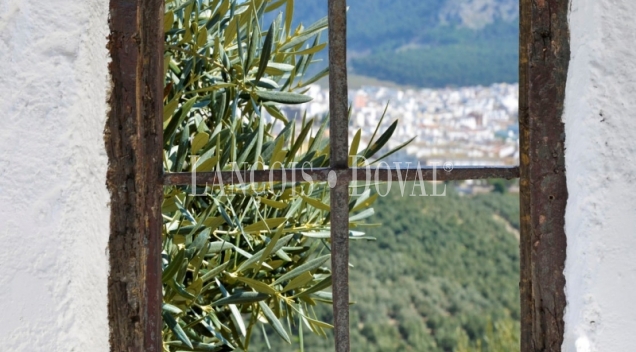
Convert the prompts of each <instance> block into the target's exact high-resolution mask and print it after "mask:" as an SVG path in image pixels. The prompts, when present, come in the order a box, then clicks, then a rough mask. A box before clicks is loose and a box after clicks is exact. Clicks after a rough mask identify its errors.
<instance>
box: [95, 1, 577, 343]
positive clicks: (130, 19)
mask: <svg viewBox="0 0 636 352" xmlns="http://www.w3.org/2000/svg"><path fill="white" fill-rule="evenodd" d="M328 2H329V43H330V47H329V61H330V71H331V72H330V76H329V84H330V95H329V97H330V98H329V99H330V102H329V110H330V115H331V116H332V118H331V120H330V148H331V163H330V167H329V168H324V169H318V170H311V171H309V172H308V171H307V170H304V172H305V174H307V173H309V175H310V176H311V177H312V178H313V180H315V181H327V180H328V179H329V175H330V174H332V175H333V174H335V175H336V176H337V182H336V184H335V185H334V187H332V189H331V192H332V196H331V209H332V217H331V222H332V226H331V231H332V232H331V241H332V270H333V297H334V304H333V312H334V326H335V341H336V346H335V350H336V351H337V352H346V351H349V350H350V342H349V287H348V281H349V280H348V262H349V247H348V246H349V244H348V234H349V228H348V227H349V221H348V199H349V189H348V184H349V182H350V181H351V180H352V179H353V177H354V176H358V179H361V178H363V177H364V176H363V175H364V172H366V171H365V170H357V169H351V168H349V167H348V162H347V160H348V150H349V146H348V120H347V110H348V95H347V92H348V89H347V65H346V26H347V25H346V0H328ZM567 3H568V2H567V1H564V0H520V46H519V48H520V49H519V52H520V60H519V67H520V82H519V87H520V98H519V104H520V106H519V124H520V151H521V153H520V154H521V155H520V159H521V161H520V167H456V168H454V169H453V170H452V171H451V172H440V173H437V174H436V170H435V169H434V168H426V169H423V170H422V171H423V172H422V176H423V177H424V179H426V180H434V179H437V180H467V179H486V178H508V179H510V178H516V177H521V180H520V188H521V197H520V199H521V241H520V252H521V278H520V291H521V351H524V352H526V351H546V350H548V351H560V348H561V342H562V339H563V310H564V308H565V297H564V294H563V287H564V283H565V282H564V281H565V280H564V278H563V266H564V263H565V234H564V230H563V223H564V211H565V202H566V200H567V189H566V187H565V169H564V160H563V142H564V135H563V124H562V123H561V112H562V110H563V100H564V90H565V77H566V73H567V63H568V61H569V44H568V41H569V33H568V30H567V28H568V27H567ZM109 22H110V29H111V33H110V36H109V50H110V53H111V57H112V62H111V64H110V73H111V76H112V80H113V90H112V92H111V97H110V101H109V102H110V106H111V110H110V112H109V116H108V121H107V125H106V129H105V144H106V149H107V152H108V156H109V160H110V163H109V171H108V178H107V185H108V188H109V190H110V193H111V236H110V240H109V252H110V276H109V280H108V298H109V302H108V312H109V326H110V344H111V351H157V352H158V351H161V345H162V344H161V325H162V324H161V314H160V313H161V282H160V277H161V266H160V260H159V258H160V248H161V221H160V220H161V214H160V208H161V200H162V188H163V186H164V185H177V184H189V183H190V182H191V177H192V176H191V174H190V173H176V174H165V175H164V174H163V170H162V162H161V160H162V158H161V153H162V142H161V141H162V133H163V130H162V123H161V121H162V116H161V114H162V99H161V98H162V90H163V77H162V75H163V70H162V65H163V23H162V22H163V1H162V0H110V21H109ZM415 171H416V170H415V169H403V170H393V169H386V170H381V171H380V172H378V175H377V177H378V180H385V181H386V180H389V179H391V178H395V177H396V176H397V174H398V173H401V176H402V180H414V179H415V177H416V172H415ZM300 172H301V170H293V169H292V170H280V171H276V172H272V175H271V176H270V173H269V172H256V174H255V175H254V176H253V178H252V180H255V181H258V180H261V179H262V180H268V179H269V178H270V177H273V180H274V181H280V180H282V179H283V178H284V177H288V178H291V177H298V178H296V179H300ZM217 176H218V174H216V173H198V174H197V175H196V182H197V183H198V184H206V183H207V184H214V183H216V182H217V181H218V180H217V179H216V177H217ZM221 177H222V179H224V180H230V179H231V180H233V181H234V182H238V179H236V178H235V177H236V175H235V174H234V173H221Z"/></svg>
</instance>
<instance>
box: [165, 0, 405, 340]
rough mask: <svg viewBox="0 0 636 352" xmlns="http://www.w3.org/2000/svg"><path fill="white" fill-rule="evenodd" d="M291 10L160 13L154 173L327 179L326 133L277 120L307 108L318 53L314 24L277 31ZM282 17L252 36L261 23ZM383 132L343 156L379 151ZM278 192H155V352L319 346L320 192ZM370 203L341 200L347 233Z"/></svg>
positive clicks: (202, 8)
mask: <svg viewBox="0 0 636 352" xmlns="http://www.w3.org/2000/svg"><path fill="white" fill-rule="evenodd" d="M293 6H294V2H293V1H292V0H282V1H273V0H250V1H246V2H237V1H229V0H188V1H186V0H172V1H167V3H166V13H165V19H164V20H165V40H166V43H165V56H164V60H165V67H164V68H165V89H164V121H163V127H164V155H163V161H164V169H165V170H166V172H190V171H193V170H196V171H198V172H205V171H220V170H224V171H234V170H237V169H240V170H266V169H273V168H280V167H285V168H291V167H294V166H296V165H302V166H306V164H305V163H308V164H309V165H311V166H312V167H324V166H327V165H329V146H328V139H327V138H326V137H325V127H326V126H327V123H328V119H324V122H323V124H322V127H320V128H318V129H317V131H314V130H313V126H314V122H313V120H311V119H309V120H308V119H306V118H303V120H302V122H301V123H297V122H296V121H295V120H294V121H291V122H290V121H287V119H286V118H285V116H284V115H283V114H282V113H281V109H280V105H281V104H298V103H302V102H306V101H309V100H310V99H311V98H310V97H308V96H306V95H304V94H303V90H304V89H305V87H306V85H307V84H308V82H311V81H312V80H314V78H307V77H306V72H307V69H308V67H309V66H310V64H311V63H312V61H313V59H312V58H313V55H314V54H315V53H317V52H319V51H320V50H322V49H323V48H324V45H321V44H320V39H319V37H320V34H321V32H323V31H324V30H325V29H326V24H327V21H326V19H321V20H318V21H317V22H316V23H314V24H312V25H310V26H307V27H303V26H298V27H296V28H291V23H292V21H291V19H292V9H293ZM282 9H284V10H285V11H284V12H280V13H279V14H278V16H276V17H275V19H274V20H273V22H272V23H271V25H268V24H264V23H263V21H264V20H263V18H264V14H266V13H268V12H274V11H280V10H282ZM266 28H268V29H266ZM326 73H327V72H326V71H324V72H322V73H320V74H319V75H318V78H319V77H321V76H324V75H326ZM265 111H267V112H268V113H269V114H270V115H271V116H273V117H274V118H275V119H276V120H273V121H267V120H266V119H265V118H264V117H263V114H264V112H265ZM277 125H282V128H280V129H278V128H277ZM392 131H393V130H392V129H391V130H389V131H386V132H384V133H383V134H382V135H381V136H379V137H378V139H377V141H375V142H374V143H373V144H371V145H370V146H369V147H367V148H365V149H363V148H360V149H361V151H360V152H358V151H357V149H356V150H352V152H351V155H352V156H355V155H369V156H370V154H373V153H374V151H378V150H380V149H382V144H383V143H386V142H387V140H388V138H389V137H390V135H391V134H392ZM289 181H290V180H288V182H274V183H258V184H251V185H246V184H227V183H225V184H222V185H215V186H205V187H204V186H200V187H195V188H194V189H193V188H192V187H185V186H180V187H165V188H164V202H163V205H162V214H163V238H162V240H163V251H162V268H163V274H162V278H161V279H162V283H163V302H164V304H163V318H164V325H163V334H162V335H163V341H164V350H165V351H226V350H231V349H235V348H238V349H242V350H249V349H250V348H249V344H250V337H251V336H252V335H253V334H254V332H255V331H260V330H261V329H265V326H267V328H268V329H271V330H272V331H275V332H276V333H277V335H279V337H280V340H281V341H285V342H287V343H289V342H291V340H292V338H293V334H292V326H304V327H305V329H306V330H309V331H311V332H313V333H315V334H316V335H319V336H326V331H328V330H329V329H330V328H331V325H330V324H328V323H327V322H325V321H324V319H322V318H321V317H318V316H317V314H316V313H315V308H314V307H315V306H318V303H331V293H330V292H329V290H328V289H329V287H330V286H331V272H330V269H329V266H328V263H329V259H330V254H329V252H330V248H329V246H330V244H329V240H328V238H325V236H324V234H325V233H328V231H329V229H330V223H329V212H330V209H329V205H328V204H329V192H328V187H327V185H326V184H325V183H296V182H293V181H292V182H289ZM193 194H196V196H195V195H193ZM370 197H372V194H371V193H370V192H367V193H366V194H365V195H363V196H361V197H360V198H358V199H353V200H352V201H353V202H355V201H356V200H357V201H358V202H359V206H355V205H354V206H352V211H351V213H352V216H351V227H357V226H361V225H363V219H364V218H365V217H366V215H365V214H368V213H365V210H368V205H369V204H370V203H371V202H365V199H366V200H369V199H370ZM353 204H356V203H353ZM355 239H363V240H364V239H367V237H366V236H364V235H362V236H361V235H360V234H356V235H355ZM296 324H298V325H296Z"/></svg>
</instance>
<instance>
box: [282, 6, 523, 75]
mask: <svg viewBox="0 0 636 352" xmlns="http://www.w3.org/2000/svg"><path fill="white" fill-rule="evenodd" d="M347 3H348V5H349V13H348V47H349V58H350V67H351V69H352V70H353V72H355V73H356V74H358V75H362V76H369V77H373V78H377V79H382V80H388V81H392V82H396V83H398V84H404V85H412V86H421V87H443V86H449V85H450V86H460V85H477V84H481V85H488V84H491V83H497V82H516V81H517V79H518V74H517V71H518V69H517V66H518V65H517V62H518V3H517V2H516V1H514V0H426V1H410V0H349V1H348V2H347ZM294 12H295V14H294V17H295V18H296V19H297V23H303V24H310V23H312V22H313V21H315V20H317V19H319V18H321V17H323V16H325V15H326V14H327V2H326V1H323V0H302V1H296V4H295V9H294ZM323 58H326V56H323Z"/></svg>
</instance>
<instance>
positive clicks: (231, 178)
mask: <svg viewBox="0 0 636 352" xmlns="http://www.w3.org/2000/svg"><path fill="white" fill-rule="evenodd" d="M518 177H519V167H518V166H504V167H472V166H466V167H463V166H462V167H453V168H452V169H445V168H444V167H443V166H440V167H436V166H432V167H431V166H427V167H421V168H406V169H387V168H376V169H374V168H368V169H367V168H344V169H340V168H331V167H329V168H316V169H300V168H297V169H280V170H277V169H275V170H236V171H222V172H197V173H188V172H177V173H166V174H164V175H163V183H164V185H166V186H176V185H189V184H196V185H208V186H218V185H221V184H239V183H258V182H292V183H295V182H327V181H329V182H331V181H333V180H334V179H337V181H338V182H342V183H348V182H355V181H376V182H390V181H401V182H402V181H420V180H422V181H461V180H482V179H489V178H505V179H513V178H518Z"/></svg>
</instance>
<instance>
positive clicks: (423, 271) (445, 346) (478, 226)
mask: <svg viewBox="0 0 636 352" xmlns="http://www.w3.org/2000/svg"><path fill="white" fill-rule="evenodd" d="M426 187H427V189H426V191H427V192H428V194H431V193H432V191H431V185H427V186H426ZM412 192H413V187H412V184H407V185H406V187H405V191H404V193H405V196H401V195H400V189H399V187H398V186H397V184H393V187H392V188H391V192H390V193H389V194H388V196H387V197H384V198H379V199H378V200H377V201H376V203H375V204H374V209H375V211H376V216H374V217H373V218H371V219H370V220H371V221H372V222H377V223H381V224H382V226H380V227H377V228H371V229H368V230H367V234H368V235H369V236H373V237H375V238H376V239H377V240H376V241H374V242H362V243H356V244H355V245H353V246H351V248H350V251H351V259H350V261H351V263H352V264H353V267H352V268H351V269H350V274H349V275H350V288H351V299H352V301H354V302H355V304H353V305H351V308H350V309H351V350H352V351H354V352H384V351H414V352H415V351H417V352H447V351H470V352H475V351H480V352H509V351H518V350H519V348H518V344H519V292H518V281H519V252H518V247H519V242H518V240H517V238H516V237H515V234H514V233H511V230H510V229H509V228H507V226H506V224H505V222H504V221H502V220H501V218H503V219H506V220H507V219H512V220H513V221H509V226H510V227H512V228H513V229H518V228H519V198H518V196H517V195H515V194H505V195H502V194H498V193H490V194H481V195H477V196H474V197H466V196H460V195H458V194H457V193H455V192H454V191H453V188H452V185H451V184H448V185H447V196H446V197H410V196H409V195H410V194H412ZM381 193H382V194H384V193H385V192H384V190H382V192H381ZM415 194H420V190H419V188H415ZM317 314H318V315H319V316H324V317H328V316H329V314H330V312H329V311H328V310H327V309H325V310H317ZM304 343H305V347H306V350H307V351H310V352H329V351H332V350H333V347H332V346H333V339H332V338H331V337H330V340H324V339H316V338H314V337H313V336H310V335H309V334H306V336H305V338H304ZM254 346H264V340H263V338H262V337H261V334H259V336H255V338H254ZM309 346H311V348H309ZM272 348H273V349H274V350H279V351H298V350H299V348H298V347H296V346H294V348H293V349H292V348H289V347H288V346H282V345H281V344H277V343H274V342H272Z"/></svg>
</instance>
